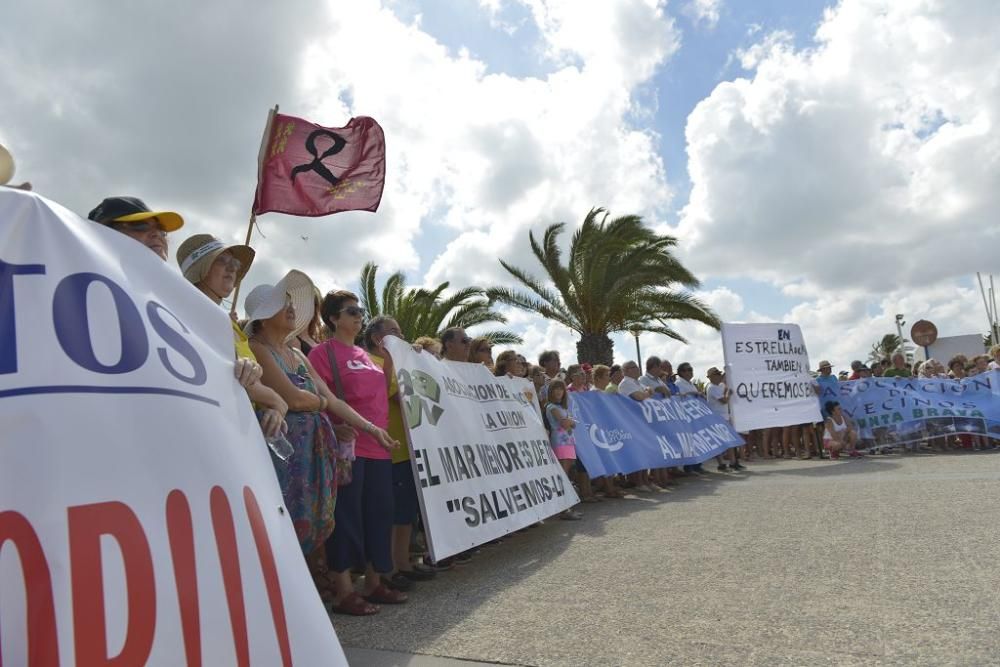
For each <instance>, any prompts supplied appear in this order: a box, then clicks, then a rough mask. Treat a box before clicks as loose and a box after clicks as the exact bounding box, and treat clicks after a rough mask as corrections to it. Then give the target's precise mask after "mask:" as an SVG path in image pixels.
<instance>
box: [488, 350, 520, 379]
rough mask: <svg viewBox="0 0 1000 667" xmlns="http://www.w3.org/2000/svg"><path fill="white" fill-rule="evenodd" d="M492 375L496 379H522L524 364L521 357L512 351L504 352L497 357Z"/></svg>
mask: <svg viewBox="0 0 1000 667" xmlns="http://www.w3.org/2000/svg"><path fill="white" fill-rule="evenodd" d="M493 375H495V376H496V377H503V376H505V375H506V376H507V377H512V378H520V377H524V363H523V362H522V361H521V355H519V354H518V353H517V352H515V351H514V350H505V351H503V352H501V353H500V354H499V355H497V362H496V365H495V366H494V367H493Z"/></svg>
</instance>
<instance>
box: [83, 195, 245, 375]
mask: <svg viewBox="0 0 1000 667" xmlns="http://www.w3.org/2000/svg"><path fill="white" fill-rule="evenodd" d="M87 218H88V219H90V220H93V221H94V222H96V223H97V224H99V225H104V226H105V227H110V228H111V229H114V230H115V231H118V232H121V233H123V234H125V235H126V236H131V237H132V238H134V239H135V240H136V241H138V242H139V243H141V244H143V245H144V246H146V247H147V248H149V249H150V250H152V251H153V252H155V253H156V254H157V255H158V256H159V257H160V259H162V260H163V261H164V262H165V261H167V251H168V245H167V234H169V233H170V232H174V231H177V230H178V229H180V228H181V227H183V226H184V218H182V217H181V216H180V215H179V214H178V213H174V212H173V211H151V210H149V207H148V206H146V204H145V203H144V202H143V201H142V200H141V199H138V198H136V197H108V198H106V199H105V200H104V201H102V202H101V203H100V204H98V205H97V206H96V207H94V210H92V211H91V212H90V213H88V214H87ZM262 373H263V371H262V370H261V367H260V365H259V364H258V363H257V362H255V361H254V360H253V359H243V358H240V359H237V360H236V365H235V368H234V374H235V375H236V379H237V380H238V381H239V383H240V384H241V385H242V386H243V387H249V386H250V385H253V384H256V383H257V382H259V381H260V378H261V375H262Z"/></svg>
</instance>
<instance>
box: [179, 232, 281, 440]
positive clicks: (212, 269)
mask: <svg viewBox="0 0 1000 667" xmlns="http://www.w3.org/2000/svg"><path fill="white" fill-rule="evenodd" d="M254 254H255V253H254V250H253V248H251V247H250V246H246V245H229V246H227V245H226V244H225V243H223V242H222V241H220V240H219V239H217V238H215V237H214V236H212V235H211V234H195V235H194V236H192V237H190V238H189V239H187V240H185V241H184V243H182V244H181V246H180V248H178V249H177V263H178V264H179V265H180V268H181V274H183V276H184V278H185V279H187V281H188V282H190V283H191V284H192V285H194V286H195V287H197V288H198V290H199V291H200V292H201V293H202V294H204V295H205V296H207V297H208V298H209V299H211V301H212V302H213V303H215V304H216V305H221V304H222V300H223V299H226V298H228V297H229V295H230V294H232V292H233V289H234V288H235V287H236V283H238V282H239V281H241V280H243V277H244V276H245V275H246V273H247V271H248V270H249V269H250V264H252V263H253V259H254ZM232 327H233V344H234V347H235V353H236V357H237V359H248V360H249V361H251V362H253V365H254V366H257V363H256V361H257V359H256V358H255V357H254V354H253V350H251V349H250V343H249V340H248V339H247V336H246V334H245V333H243V330H242V329H240V328H239V326H238V325H237V324H236V322H232ZM258 368H259V366H258ZM261 372H263V369H261ZM257 377H258V378H259V377H260V374H259V373H258V375H257ZM244 388H245V389H246V391H247V395H248V396H249V397H250V400H251V401H253V403H254V406H255V407H256V408H257V411H258V414H257V416H258V419H259V420H260V426H261V429H262V430H263V431H264V435H265V436H266V437H268V438H274V437H276V436H277V435H278V434H279V433H281V432H282V431H283V430H284V428H285V414H286V413H287V412H288V404H287V403H285V401H284V400H282V398H281V396H279V395H278V393H277V392H276V391H274V390H273V389H271V388H270V387H268V386H266V385H264V384H263V383H262V382H260V381H255V382H252V383H250V384H247V385H245V387H244Z"/></svg>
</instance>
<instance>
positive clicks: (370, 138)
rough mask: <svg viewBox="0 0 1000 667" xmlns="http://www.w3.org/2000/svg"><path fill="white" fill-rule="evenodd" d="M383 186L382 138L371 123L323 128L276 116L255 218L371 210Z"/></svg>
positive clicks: (365, 120)
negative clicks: (285, 214)
mask: <svg viewBox="0 0 1000 667" xmlns="http://www.w3.org/2000/svg"><path fill="white" fill-rule="evenodd" d="M383 187H385V135H384V134H383V133H382V128H381V127H379V124H378V123H376V122H375V120H374V119H373V118H368V117H367V116H358V117H357V118H352V119H351V120H350V121H348V123H347V125H346V126H345V127H322V126H320V125H315V124H313V123H310V122H309V121H306V120H303V119H301V118H295V117H294V116H285V115H282V114H275V115H274V121H273V122H272V124H271V138H270V141H269V142H268V145H267V149H266V151H265V153H264V157H263V162H262V165H261V171H260V179H259V180H258V182H257V195H256V197H255V198H254V205H253V209H254V213H255V214H261V213H268V212H270V211H274V212H276V213H288V214H290V215H307V216H319V215H329V214H331V213H339V212H340V211H375V210H376V209H378V205H379V202H380V201H381V200H382V189H383Z"/></svg>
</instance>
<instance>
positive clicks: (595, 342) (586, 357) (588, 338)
mask: <svg viewBox="0 0 1000 667" xmlns="http://www.w3.org/2000/svg"><path fill="white" fill-rule="evenodd" d="M576 356H577V359H578V360H579V362H580V363H581V364H604V365H606V366H610V365H611V364H612V362H613V361H614V358H615V345H614V343H612V342H611V338H609V337H608V335H607V334H603V333H599V334H598V333H587V334H583V335H582V336H580V342H578V343H577V344H576Z"/></svg>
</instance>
